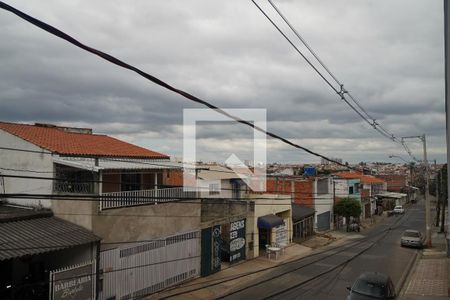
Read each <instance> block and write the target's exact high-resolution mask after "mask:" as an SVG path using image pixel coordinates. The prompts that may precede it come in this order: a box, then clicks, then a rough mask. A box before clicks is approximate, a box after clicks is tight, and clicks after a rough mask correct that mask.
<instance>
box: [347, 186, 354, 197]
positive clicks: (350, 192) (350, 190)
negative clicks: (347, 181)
mask: <svg viewBox="0 0 450 300" xmlns="http://www.w3.org/2000/svg"><path fill="white" fill-rule="evenodd" d="M348 194H349V195H353V187H352V186H349V187H348Z"/></svg>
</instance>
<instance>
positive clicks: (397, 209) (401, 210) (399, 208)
mask: <svg viewBox="0 0 450 300" xmlns="http://www.w3.org/2000/svg"><path fill="white" fill-rule="evenodd" d="M404 213H405V209H404V208H403V206H401V205H397V206H396V207H394V214H397V215H401V214H404Z"/></svg>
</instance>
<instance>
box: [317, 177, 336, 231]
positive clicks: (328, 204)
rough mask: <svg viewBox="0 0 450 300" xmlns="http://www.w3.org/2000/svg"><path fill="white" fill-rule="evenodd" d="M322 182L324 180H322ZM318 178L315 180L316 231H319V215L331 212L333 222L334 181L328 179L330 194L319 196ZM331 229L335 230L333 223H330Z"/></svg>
mask: <svg viewBox="0 0 450 300" xmlns="http://www.w3.org/2000/svg"><path fill="white" fill-rule="evenodd" d="M321 180H324V178H322V179H321ZM317 182H318V178H316V179H315V180H314V186H313V187H314V191H313V192H314V194H313V195H314V210H315V211H316V213H315V215H314V229H317V215H320V214H322V213H325V212H327V211H329V212H330V213H331V220H333V204H334V201H333V180H332V179H331V178H328V193H327V194H318V188H317ZM330 228H331V229H333V221H331V222H330Z"/></svg>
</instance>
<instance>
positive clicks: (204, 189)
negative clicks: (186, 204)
mask: <svg viewBox="0 0 450 300" xmlns="http://www.w3.org/2000/svg"><path fill="white" fill-rule="evenodd" d="M209 184H219V189H220V193H219V194H212V195H211V194H209V191H208V188H209ZM232 188H233V186H232V185H231V182H230V179H222V180H220V179H217V180H210V181H207V180H204V181H202V185H201V187H200V191H201V192H200V196H201V198H226V199H231V198H232V197H233V191H232Z"/></svg>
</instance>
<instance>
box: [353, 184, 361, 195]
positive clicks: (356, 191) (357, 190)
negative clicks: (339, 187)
mask: <svg viewBox="0 0 450 300" xmlns="http://www.w3.org/2000/svg"><path fill="white" fill-rule="evenodd" d="M354 186H355V187H354V193H355V194H357V193H359V187H360V184H359V183H355V184H354Z"/></svg>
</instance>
